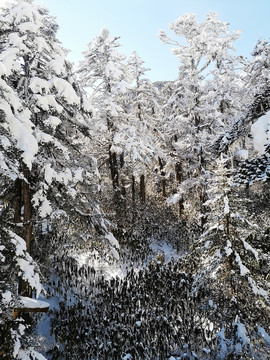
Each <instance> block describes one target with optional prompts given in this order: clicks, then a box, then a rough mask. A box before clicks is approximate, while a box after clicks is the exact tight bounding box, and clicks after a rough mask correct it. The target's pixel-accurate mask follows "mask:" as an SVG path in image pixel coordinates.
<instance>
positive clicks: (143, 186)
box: [140, 175, 145, 203]
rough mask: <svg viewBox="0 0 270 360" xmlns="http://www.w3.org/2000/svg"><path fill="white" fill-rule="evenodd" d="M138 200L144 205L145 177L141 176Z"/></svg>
mask: <svg viewBox="0 0 270 360" xmlns="http://www.w3.org/2000/svg"><path fill="white" fill-rule="evenodd" d="M140 198H141V202H143V203H145V177H144V175H141V177H140Z"/></svg>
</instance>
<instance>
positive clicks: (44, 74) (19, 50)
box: [0, 0, 117, 332]
mask: <svg viewBox="0 0 270 360" xmlns="http://www.w3.org/2000/svg"><path fill="white" fill-rule="evenodd" d="M57 28H58V26H57V24H56V22H55V19H54V18H53V17H52V16H50V14H49V12H48V10H47V9H45V8H43V7H40V6H36V5H35V4H34V2H33V1H32V0H26V1H23V0H18V1H15V2H13V3H11V4H9V5H8V6H7V7H5V8H4V9H2V10H1V14H0V34H1V44H0V69H1V83H0V89H1V95H2V96H1V100H0V109H1V147H0V149H1V175H3V176H2V177H1V185H2V189H5V190H1V224H3V225H4V228H3V234H4V235H5V234H6V235H5V236H3V237H2V236H1V251H3V252H4V255H3V256H2V259H8V264H7V265H6V264H5V263H4V264H3V266H4V268H5V271H4V272H3V275H5V274H14V276H15V275H16V274H17V275H19V276H20V278H21V280H20V284H19V293H20V294H23V295H26V296H31V293H32V290H35V283H33V281H32V280H31V279H32V277H33V276H34V272H33V271H34V270H33V271H32V270H31V274H30V275H31V276H32V277H26V276H24V271H23V269H25V267H24V268H23V269H18V266H17V265H16V261H17V260H16V259H17V258H18V256H21V255H24V254H21V252H20V251H19V250H20V249H19V250H18V247H17V248H16V244H15V247H14V244H13V243H14V241H13V240H12V239H13V238H15V237H16V239H21V240H18V241H17V243H18V244H19V245H20V244H21V246H22V247H24V250H23V251H25V250H26V252H27V253H26V254H25V256H26V260H27V261H28V263H26V262H24V264H25V266H26V265H27V264H31V261H32V260H31V253H32V255H33V256H34V258H35V259H37V260H39V261H46V259H48V258H49V256H50V254H53V253H54V252H55V251H56V250H58V255H60V254H61V248H62V246H63V245H65V244H70V243H72V244H75V245H76V246H77V247H80V245H81V244H83V245H84V246H85V244H89V245H90V246H92V245H91V239H92V238H93V237H94V236H95V238H98V239H99V240H100V241H103V240H104V241H106V242H107V243H109V244H110V246H111V244H113V245H112V246H111V251H112V253H111V256H112V257H114V256H116V257H117V253H116V252H115V246H117V242H116V241H115V239H113V238H112V236H110V235H109V233H108V230H107V227H106V223H105V221H104V216H103V214H102V212H101V210H100V209H99V206H98V204H97V203H96V201H95V200H94V198H95V192H96V191H97V190H98V185H97V183H98V182H97V179H98V178H99V173H98V170H97V167H96V160H95V158H94V157H93V156H91V154H89V151H85V148H86V147H88V149H89V148H90V146H89V143H90V142H91V140H90V127H91V118H90V112H89V111H90V108H89V104H88V103H87V100H86V98H85V97H84V95H83V94H82V92H81V91H80V89H79V87H78V85H77V84H76V80H75V78H74V76H73V75H72V66H71V64H70V63H69V62H68V61H67V60H66V58H65V57H66V50H64V49H63V48H62V46H61V44H60V43H59V41H58V40H57V38H56V32H57ZM96 230H97V231H96ZM94 233H95V235H93V234H94ZM19 235H20V236H21V237H23V238H24V240H22V238H21V237H20V236H19ZM33 235H35V236H33ZM61 239H62V242H61V241H60V240H61ZM34 240H35V241H34ZM97 243H99V241H98V242H97ZM12 244H13V245H12ZM8 249H11V250H10V252H9V254H8V256H7V255H6V252H7V250H8ZM12 254H13V255H12ZM3 261H4V260H3ZM22 262H23V261H21V262H20V263H22ZM15 265H16V266H15ZM27 266H28V265H27ZM12 267H14V270H13V268H12ZM16 268H17V270H16V271H15V269H16ZM32 268H33V266H32V265H31V266H30V265H29V266H28V270H29V271H30V269H32ZM1 274H2V272H1ZM14 276H12V277H5V278H4V279H3V281H4V283H5V284H6V285H5V287H4V288H3V289H1V292H2V294H4V293H6V291H11V290H10V289H9V287H12V289H13V290H12V291H13V294H14V295H16V292H17V291H18V289H16V288H17V286H15V287H14V288H13V285H12V284H17V283H16V281H15V282H14ZM1 284H2V282H1ZM39 292H40V290H39V291H36V290H35V295H36V296H38V295H39ZM2 296H3V295H2ZM7 298H8V299H11V300H12V299H13V295H12V296H8V297H6V299H7ZM3 299H4V297H3ZM5 306H6V308H9V310H10V311H11V307H12V306H13V302H12V301H7V302H6V304H5ZM3 326H4V328H5V322H4V323H3ZM22 332H23V331H22Z"/></svg>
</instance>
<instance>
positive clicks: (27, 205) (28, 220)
mask: <svg viewBox="0 0 270 360" xmlns="http://www.w3.org/2000/svg"><path fill="white" fill-rule="evenodd" d="M29 175H30V174H29V170H28V169H26V170H24V177H25V179H26V180H23V183H22V201H23V206H24V215H23V222H24V240H25V243H26V250H27V252H28V253H29V254H31V240H32V204H31V190H30V185H29V183H28V182H27V180H29ZM19 294H20V295H23V296H29V297H31V296H32V290H31V288H30V286H29V284H28V282H26V281H24V280H23V279H21V278H20V279H19Z"/></svg>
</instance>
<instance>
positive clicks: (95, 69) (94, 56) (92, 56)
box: [78, 28, 130, 190]
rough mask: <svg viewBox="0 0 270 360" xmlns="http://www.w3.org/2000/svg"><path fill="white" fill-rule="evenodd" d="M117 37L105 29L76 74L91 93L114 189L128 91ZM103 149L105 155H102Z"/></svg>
mask: <svg viewBox="0 0 270 360" xmlns="http://www.w3.org/2000/svg"><path fill="white" fill-rule="evenodd" d="M118 39H119V37H115V36H111V35H110V33H109V30H108V29H107V28H103V29H102V31H101V34H100V35H99V36H97V37H96V38H95V39H93V40H92V41H91V42H90V43H89V44H88V49H87V50H86V51H85V52H84V60H82V61H81V62H80V66H79V69H78V74H79V77H80V81H81V84H82V86H84V87H85V88H86V89H88V90H89V92H91V95H92V102H93V105H94V106H95V108H96V110H97V118H98V120H97V121H98V122H99V124H100V129H101V130H102V135H103V138H102V155H103V156H105V159H103V161H102V160H101V163H102V162H104V161H105V163H106V162H108V165H109V170H110V174H111V179H112V185H113V189H114V190H119V188H120V180H119V177H120V175H119V173H120V170H121V168H122V167H123V163H124V158H123V151H122V148H121V147H119V146H118V138H119V126H120V125H121V124H122V123H123V122H125V121H126V117H127V115H126V109H125V108H123V106H122V101H121V99H122V97H123V95H124V94H125V93H126V92H127V90H128V88H129V81H130V78H129V75H128V68H127V65H126V64H125V63H124V60H125V56H124V55H123V54H121V53H120V52H119V51H118V47H119V46H120V44H119V42H118ZM104 148H106V149H107V153H105V154H104V150H103V149H104Z"/></svg>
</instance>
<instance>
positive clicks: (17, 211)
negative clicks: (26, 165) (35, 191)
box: [14, 179, 22, 224]
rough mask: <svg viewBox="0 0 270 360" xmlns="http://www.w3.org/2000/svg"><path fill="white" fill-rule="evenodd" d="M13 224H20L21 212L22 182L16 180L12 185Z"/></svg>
mask: <svg viewBox="0 0 270 360" xmlns="http://www.w3.org/2000/svg"><path fill="white" fill-rule="evenodd" d="M14 193H15V199H14V223H15V224H17V223H20V222H21V210H22V180H21V179H16V181H15V185H14Z"/></svg>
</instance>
